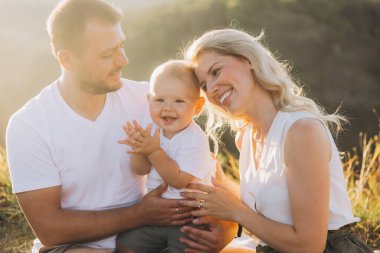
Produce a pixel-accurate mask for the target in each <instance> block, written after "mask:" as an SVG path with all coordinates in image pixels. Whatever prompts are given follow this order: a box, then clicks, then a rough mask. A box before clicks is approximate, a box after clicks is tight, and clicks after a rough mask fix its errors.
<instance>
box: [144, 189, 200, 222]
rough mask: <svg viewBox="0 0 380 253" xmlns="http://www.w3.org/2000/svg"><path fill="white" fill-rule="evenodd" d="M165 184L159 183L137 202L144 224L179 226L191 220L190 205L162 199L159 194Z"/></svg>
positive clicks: (162, 191) (161, 192) (163, 190)
mask: <svg viewBox="0 0 380 253" xmlns="http://www.w3.org/2000/svg"><path fill="white" fill-rule="evenodd" d="M166 188H167V185H166V184H165V185H160V186H159V187H157V188H156V189H155V190H153V191H151V192H149V193H148V194H146V195H145V196H144V197H143V198H142V200H141V202H140V203H139V204H138V205H139V206H138V209H137V210H138V213H139V214H140V217H143V219H144V224H145V225H157V226H181V225H184V224H186V223H189V222H191V221H192V219H193V218H192V216H191V211H192V210H193V208H192V207H186V206H183V205H181V204H180V202H179V200H176V199H164V198H162V197H161V195H162V194H163V193H164V192H165V190H166Z"/></svg>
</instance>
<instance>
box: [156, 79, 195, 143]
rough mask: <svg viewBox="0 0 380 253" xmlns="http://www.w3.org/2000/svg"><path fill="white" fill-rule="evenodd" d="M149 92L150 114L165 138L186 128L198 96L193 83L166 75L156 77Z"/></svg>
mask: <svg viewBox="0 0 380 253" xmlns="http://www.w3.org/2000/svg"><path fill="white" fill-rule="evenodd" d="M151 85H152V87H151V89H150V94H149V109H150V115H151V117H152V119H153V121H154V123H156V124H157V125H158V126H160V127H161V128H162V129H163V132H164V135H165V137H167V138H171V137H173V136H174V135H175V134H177V133H178V132H180V131H181V130H183V129H184V128H186V127H187V126H188V125H189V124H190V123H191V121H192V118H193V116H194V115H195V114H196V111H197V103H198V101H199V97H198V94H197V90H196V88H194V87H193V86H192V85H193V84H188V83H185V82H184V81H181V80H178V79H177V78H173V77H170V76H167V75H163V76H159V77H157V78H156V79H155V80H154V81H153V83H151Z"/></svg>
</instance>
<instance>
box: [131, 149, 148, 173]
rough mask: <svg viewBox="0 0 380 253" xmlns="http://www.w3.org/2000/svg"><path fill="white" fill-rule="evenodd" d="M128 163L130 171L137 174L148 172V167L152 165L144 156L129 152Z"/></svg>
mask: <svg viewBox="0 0 380 253" xmlns="http://www.w3.org/2000/svg"><path fill="white" fill-rule="evenodd" d="M129 164H130V165H131V170H132V172H133V173H136V174H137V175H146V174H148V173H149V172H150V168H151V167H152V164H151V163H150V162H149V160H148V158H147V157H146V156H144V155H138V154H131V158H130V160H129Z"/></svg>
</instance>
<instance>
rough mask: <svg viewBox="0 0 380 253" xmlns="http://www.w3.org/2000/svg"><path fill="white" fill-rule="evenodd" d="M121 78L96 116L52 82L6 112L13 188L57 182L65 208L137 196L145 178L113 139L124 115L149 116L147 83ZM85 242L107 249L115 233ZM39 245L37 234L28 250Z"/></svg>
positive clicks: (113, 203)
mask: <svg viewBox="0 0 380 253" xmlns="http://www.w3.org/2000/svg"><path fill="white" fill-rule="evenodd" d="M122 82H123V85H122V87H121V88H120V89H119V90H117V91H115V92H111V93H108V94H107V97H106V101H105V105H104V107H103V110H102V112H101V114H100V115H99V117H98V118H97V119H96V120H95V121H91V120H88V119H86V118H83V117H82V116H80V115H78V114H77V113H75V112H74V111H73V110H72V109H71V108H70V107H69V105H68V104H67V103H66V102H65V101H64V99H63V97H62V96H61V94H60V92H59V89H58V85H57V82H54V83H52V84H51V85H49V86H48V87H46V88H44V89H43V90H42V91H41V92H40V94H39V95H37V96H36V97H35V98H33V99H32V100H30V101H29V102H28V103H27V104H26V105H25V106H24V107H22V108H21V109H20V110H19V111H18V112H16V113H15V114H14V115H13V116H12V117H11V119H10V121H9V124H8V128H7V137H6V145H7V153H8V163H9V168H10V172H11V180H12V187H13V192H14V193H20V192H25V191H32V190H36V189H42V188H47V187H53V186H61V192H62V195H61V206H62V208H63V209H69V210H106V209H111V208H117V207H122V206H128V205H131V204H133V203H135V202H137V201H138V200H139V199H140V197H141V196H142V195H143V194H144V193H145V179H144V177H143V176H138V175H136V174H134V173H132V172H131V171H130V168H129V157H130V156H129V155H127V154H126V146H125V145H122V144H118V143H117V141H118V140H121V139H124V138H125V133H124V131H123V129H122V125H123V124H124V123H125V122H126V121H131V120H134V119H136V120H137V121H138V122H139V123H140V124H141V125H142V126H146V125H147V124H148V123H149V122H150V121H151V120H150V116H149V109H148V103H147V98H146V96H147V94H148V89H149V86H148V85H147V84H146V83H145V84H143V83H139V82H134V81H130V80H125V79H123V80H122ZM41 215H43V212H41ZM126 222H128V221H126ZM86 245H88V246H91V247H97V248H111V249H112V248H115V237H110V238H107V239H104V240H100V241H97V242H92V243H88V244H86ZM39 247H41V243H40V242H39V241H38V240H36V241H35V246H34V248H33V252H38V248H39Z"/></svg>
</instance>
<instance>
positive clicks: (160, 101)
mask: <svg viewBox="0 0 380 253" xmlns="http://www.w3.org/2000/svg"><path fill="white" fill-rule="evenodd" d="M155 101H156V102H159V103H162V102H164V100H163V99H162V98H157V99H156V100H155Z"/></svg>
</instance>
